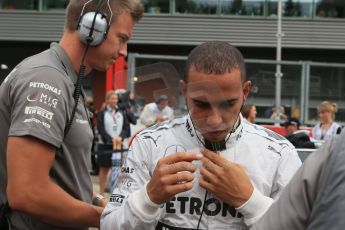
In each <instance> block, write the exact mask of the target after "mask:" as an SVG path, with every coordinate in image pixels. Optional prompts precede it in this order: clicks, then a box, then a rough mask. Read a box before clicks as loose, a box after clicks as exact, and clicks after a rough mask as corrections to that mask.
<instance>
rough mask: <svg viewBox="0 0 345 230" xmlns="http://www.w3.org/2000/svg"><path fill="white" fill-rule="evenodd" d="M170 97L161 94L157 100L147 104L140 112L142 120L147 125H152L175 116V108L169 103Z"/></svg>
mask: <svg viewBox="0 0 345 230" xmlns="http://www.w3.org/2000/svg"><path fill="white" fill-rule="evenodd" d="M168 102H169V98H168V96H166V95H160V96H159V97H158V99H157V101H156V102H152V103H149V104H147V105H145V107H144V109H143V111H142V112H141V114H140V122H141V124H143V125H145V126H146V127H150V126H152V125H154V124H156V123H160V122H162V121H166V120H171V119H173V118H174V110H173V109H172V108H171V107H170V106H169V105H168Z"/></svg>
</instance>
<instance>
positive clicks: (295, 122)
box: [284, 117, 301, 127]
mask: <svg viewBox="0 0 345 230" xmlns="http://www.w3.org/2000/svg"><path fill="white" fill-rule="evenodd" d="M284 125H285V127H287V126H289V125H295V126H297V127H299V126H300V125H301V122H300V121H299V120H298V119H297V118H294V117H291V118H289V120H287V121H286V122H285V124H284Z"/></svg>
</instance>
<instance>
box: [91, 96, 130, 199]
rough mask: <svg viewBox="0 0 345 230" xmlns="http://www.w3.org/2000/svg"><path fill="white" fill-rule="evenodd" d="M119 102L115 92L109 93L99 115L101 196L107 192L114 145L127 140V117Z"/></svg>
mask: <svg viewBox="0 0 345 230" xmlns="http://www.w3.org/2000/svg"><path fill="white" fill-rule="evenodd" d="M118 101H119V98H118V95H117V94H116V92H115V91H109V92H107V94H106V96H105V103H106V106H105V107H104V108H103V109H102V110H101V111H100V112H99V113H98V114H97V129H98V133H99V136H100V138H99V139H100V140H99V143H98V153H97V162H98V166H99V191H100V194H103V193H104V192H105V185H106V180H107V176H108V173H109V171H110V168H111V166H112V161H111V156H112V153H113V150H114V145H113V144H114V142H118V141H122V140H123V139H124V138H125V132H124V129H123V124H124V119H125V117H124V114H123V110H121V109H120V108H119V107H118Z"/></svg>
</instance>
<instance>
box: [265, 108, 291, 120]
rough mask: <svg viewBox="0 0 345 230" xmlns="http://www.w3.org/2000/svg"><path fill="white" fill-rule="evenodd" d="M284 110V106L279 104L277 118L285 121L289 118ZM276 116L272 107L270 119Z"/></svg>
mask: <svg viewBox="0 0 345 230" xmlns="http://www.w3.org/2000/svg"><path fill="white" fill-rule="evenodd" d="M285 112H286V111H285V107H284V106H282V105H281V106H280V107H279V120H283V122H285V121H287V120H288V118H289V117H288V115H286V114H285ZM276 117H277V114H276V108H275V107H273V108H272V114H271V116H270V119H272V120H275V119H276Z"/></svg>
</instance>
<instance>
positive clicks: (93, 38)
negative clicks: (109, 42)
mask: <svg viewBox="0 0 345 230" xmlns="http://www.w3.org/2000/svg"><path fill="white" fill-rule="evenodd" d="M92 1H93V0H89V1H87V2H86V3H85V4H84V6H83V9H82V11H81V13H80V17H79V21H78V27H77V30H78V31H79V36H80V40H81V41H82V42H83V43H84V44H86V45H88V46H98V45H100V44H101V43H102V42H103V41H104V40H105V39H106V38H107V33H108V30H109V27H110V22H111V19H112V17H113V12H112V10H111V8H110V5H109V0H108V1H107V5H108V8H109V11H110V14H111V16H110V19H109V22H108V20H107V15H106V14H105V13H103V12H101V11H100V9H101V7H102V6H103V5H104V4H105V0H99V2H98V3H97V8H96V11H91V12H87V13H85V14H84V9H85V6H86V5H87V4H89V3H90V2H92Z"/></svg>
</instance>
